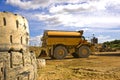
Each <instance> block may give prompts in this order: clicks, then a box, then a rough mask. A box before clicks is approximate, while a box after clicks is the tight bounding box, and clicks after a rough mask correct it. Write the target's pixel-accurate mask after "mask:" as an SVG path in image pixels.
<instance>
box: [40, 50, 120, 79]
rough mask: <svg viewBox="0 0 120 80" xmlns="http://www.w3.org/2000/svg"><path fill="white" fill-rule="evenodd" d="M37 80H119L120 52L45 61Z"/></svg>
mask: <svg viewBox="0 0 120 80" xmlns="http://www.w3.org/2000/svg"><path fill="white" fill-rule="evenodd" d="M38 73H39V77H38V78H39V79H38V80H120V52H119V53H108V52H107V53H98V54H95V55H91V56H90V57H89V58H73V57H72V56H69V57H67V58H66V59H63V60H50V59H47V60H46V67H44V68H42V69H38Z"/></svg>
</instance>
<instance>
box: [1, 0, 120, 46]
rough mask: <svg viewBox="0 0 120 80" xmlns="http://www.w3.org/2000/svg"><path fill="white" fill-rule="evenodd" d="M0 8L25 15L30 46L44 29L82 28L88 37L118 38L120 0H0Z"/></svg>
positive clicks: (36, 42)
mask: <svg viewBox="0 0 120 80" xmlns="http://www.w3.org/2000/svg"><path fill="white" fill-rule="evenodd" d="M0 11H1V12H2V11H8V12H13V13H16V14H20V15H22V16H24V17H26V18H27V20H28V22H29V28H30V45H34V46H39V45H41V41H40V40H41V39H40V38H41V37H42V35H43V33H44V30H65V31H79V30H84V34H83V35H84V36H85V37H86V39H87V40H90V39H91V38H92V37H93V34H94V36H95V37H97V38H98V42H99V43H103V42H106V41H112V40H120V0H0Z"/></svg>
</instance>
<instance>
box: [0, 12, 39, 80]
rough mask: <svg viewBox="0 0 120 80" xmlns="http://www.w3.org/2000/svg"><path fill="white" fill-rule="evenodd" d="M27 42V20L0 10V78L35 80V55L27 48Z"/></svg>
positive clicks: (0, 79) (5, 79) (3, 79)
mask: <svg viewBox="0 0 120 80" xmlns="http://www.w3.org/2000/svg"><path fill="white" fill-rule="evenodd" d="M28 43H29V27H28V22H27V20H26V19H25V18H24V17H22V16H20V15H17V14H13V13H10V12H0V80H36V77H37V66H36V57H35V55H34V54H33V53H30V52H29V50H28V49H27V48H28V47H27V46H28Z"/></svg>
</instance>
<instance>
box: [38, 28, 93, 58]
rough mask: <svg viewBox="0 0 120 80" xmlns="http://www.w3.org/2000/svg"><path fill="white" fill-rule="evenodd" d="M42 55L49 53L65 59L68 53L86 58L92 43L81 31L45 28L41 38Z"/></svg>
mask: <svg viewBox="0 0 120 80" xmlns="http://www.w3.org/2000/svg"><path fill="white" fill-rule="evenodd" d="M41 41H42V47H41V48H40V55H39V57H40V56H42V55H45V54H46V55H47V56H50V57H51V58H54V59H63V58H65V57H66V56H67V55H68V54H72V55H73V56H74V57H76V58H79V57H81V58H86V57H88V56H89V55H90V54H91V49H92V45H91V43H89V42H88V41H87V40H85V37H84V36H83V30H81V31H57V30H45V31H44V34H43V37H42V39H41Z"/></svg>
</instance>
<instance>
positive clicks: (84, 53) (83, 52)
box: [77, 46, 91, 58]
mask: <svg viewBox="0 0 120 80" xmlns="http://www.w3.org/2000/svg"><path fill="white" fill-rule="evenodd" d="M90 53H91V51H90V49H89V47H88V46H81V47H80V48H79V49H78V51H77V54H78V57H80V58H87V57H89V55H90Z"/></svg>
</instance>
